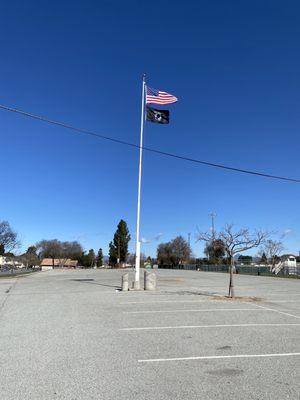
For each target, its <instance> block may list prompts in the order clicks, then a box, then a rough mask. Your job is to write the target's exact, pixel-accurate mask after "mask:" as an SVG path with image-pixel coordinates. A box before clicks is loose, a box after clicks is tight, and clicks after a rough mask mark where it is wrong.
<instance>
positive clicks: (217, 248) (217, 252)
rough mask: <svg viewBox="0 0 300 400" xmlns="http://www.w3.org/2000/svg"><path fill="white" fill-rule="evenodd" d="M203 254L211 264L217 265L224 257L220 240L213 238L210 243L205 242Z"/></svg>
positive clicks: (223, 248) (223, 249)
mask: <svg viewBox="0 0 300 400" xmlns="http://www.w3.org/2000/svg"><path fill="white" fill-rule="evenodd" d="M204 254H205V255H206V256H207V257H208V259H209V261H210V262H211V263H212V264H218V263H220V261H221V260H222V258H223V257H224V255H225V247H224V243H223V242H222V240H220V239H215V238H214V237H213V239H212V241H210V242H206V244H205V248H204Z"/></svg>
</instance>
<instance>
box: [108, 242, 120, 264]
mask: <svg viewBox="0 0 300 400" xmlns="http://www.w3.org/2000/svg"><path fill="white" fill-rule="evenodd" d="M117 255H118V254H117V249H116V248H115V246H114V245H113V242H110V243H109V265H111V266H112V267H114V266H115V265H116V264H117Z"/></svg>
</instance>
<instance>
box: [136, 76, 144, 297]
mask: <svg viewBox="0 0 300 400" xmlns="http://www.w3.org/2000/svg"><path fill="white" fill-rule="evenodd" d="M145 86H146V80H145V75H143V88H142V112H141V131H140V158H139V179H138V198H137V215H136V250H135V279H134V288H135V289H139V288H140V259H141V242H140V213H141V183H142V161H143V133H144V120H145Z"/></svg>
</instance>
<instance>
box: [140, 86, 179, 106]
mask: <svg viewBox="0 0 300 400" xmlns="http://www.w3.org/2000/svg"><path fill="white" fill-rule="evenodd" d="M176 101H178V99H177V97H175V96H173V95H172V94H170V93H167V92H162V91H161V90H157V89H152V88H150V87H149V86H146V104H162V105H164V104H172V103H176Z"/></svg>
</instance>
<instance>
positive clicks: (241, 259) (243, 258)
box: [238, 255, 253, 265]
mask: <svg viewBox="0 0 300 400" xmlns="http://www.w3.org/2000/svg"><path fill="white" fill-rule="evenodd" d="M252 260H253V258H252V257H251V256H243V255H240V256H239V257H238V261H239V262H240V263H241V264H247V265H249V264H251V263H252Z"/></svg>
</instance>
